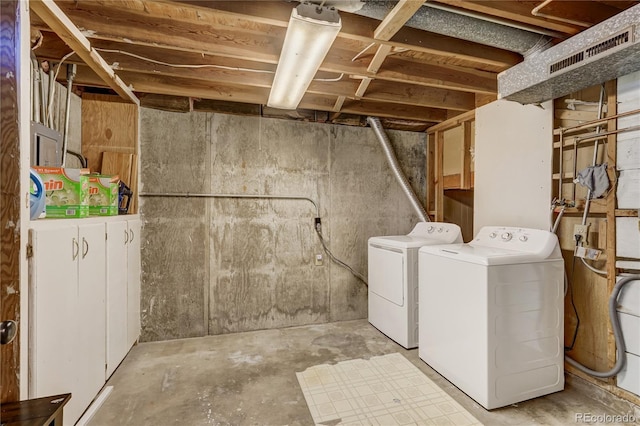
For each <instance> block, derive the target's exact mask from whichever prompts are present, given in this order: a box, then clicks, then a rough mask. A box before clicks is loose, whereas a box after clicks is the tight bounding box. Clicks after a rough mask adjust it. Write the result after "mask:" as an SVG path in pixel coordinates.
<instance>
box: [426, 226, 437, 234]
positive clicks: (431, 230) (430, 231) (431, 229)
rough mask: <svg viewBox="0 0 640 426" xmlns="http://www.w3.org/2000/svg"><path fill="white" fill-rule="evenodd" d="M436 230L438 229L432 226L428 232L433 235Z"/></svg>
mask: <svg viewBox="0 0 640 426" xmlns="http://www.w3.org/2000/svg"><path fill="white" fill-rule="evenodd" d="M435 229H436V228H435V227H433V226H430V227H428V228H427V232H428V233H430V234H431V233H432V232H433V231H435Z"/></svg>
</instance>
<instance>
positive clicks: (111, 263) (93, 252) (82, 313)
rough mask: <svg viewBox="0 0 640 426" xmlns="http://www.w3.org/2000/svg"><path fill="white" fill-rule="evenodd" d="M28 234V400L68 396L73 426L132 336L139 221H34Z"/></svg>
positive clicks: (136, 320)
mask: <svg viewBox="0 0 640 426" xmlns="http://www.w3.org/2000/svg"><path fill="white" fill-rule="evenodd" d="M29 236H30V245H31V248H32V255H31V258H30V263H29V363H28V365H29V392H28V393H29V398H37V397H42V396H48V395H55V394H58V393H67V392H71V394H72V397H71V400H70V401H69V403H68V404H67V405H66V406H65V416H64V423H65V425H66V424H74V423H75V422H76V421H77V420H78V419H79V418H80V416H81V415H82V413H83V412H84V411H85V409H86V408H87V407H88V406H89V405H90V404H91V402H92V401H93V399H94V398H95V397H96V396H97V394H98V392H99V391H100V389H101V388H102V386H103V385H104V383H105V381H106V379H107V378H108V377H109V376H110V375H111V373H113V370H115V368H116V367H117V366H118V364H120V362H121V361H122V359H123V358H124V357H125V356H126V354H127V352H128V351H129V349H130V348H131V346H132V345H133V344H134V343H135V341H136V340H137V339H138V336H139V334H140V244H139V237H140V220H139V219H137V218H136V219H127V218H125V217H113V218H87V219H59V220H42V221H34V222H32V224H31V229H30V233H29ZM105 367H106V368H105Z"/></svg>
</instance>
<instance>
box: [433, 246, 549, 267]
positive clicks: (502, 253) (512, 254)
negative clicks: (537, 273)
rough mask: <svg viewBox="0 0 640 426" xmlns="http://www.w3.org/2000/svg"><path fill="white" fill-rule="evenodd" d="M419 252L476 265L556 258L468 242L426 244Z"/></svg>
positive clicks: (510, 263)
mask: <svg viewBox="0 0 640 426" xmlns="http://www.w3.org/2000/svg"><path fill="white" fill-rule="evenodd" d="M420 253H427V254H431V255H435V256H441V257H447V258H450V259H455V260H458V261H460V262H467V263H475V264H478V265H514V264H519V263H533V262H545V261H553V260H557V259H556V258H555V257H554V258H544V257H541V256H540V255H539V254H537V253H529V252H523V251H516V250H509V249H503V248H495V247H484V246H475V247H474V246H472V245H469V244H447V245H439V246H427V247H422V248H421V249H420Z"/></svg>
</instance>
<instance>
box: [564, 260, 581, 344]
mask: <svg viewBox="0 0 640 426" xmlns="http://www.w3.org/2000/svg"><path fill="white" fill-rule="evenodd" d="M575 271H576V256H573V263H572V264H571V280H568V279H567V289H568V290H569V291H570V292H571V306H573V312H575V314H576V328H575V329H574V331H573V338H572V339H571V345H569V346H565V347H564V350H565V351H567V352H569V351H571V350H573V347H574V345H575V344H576V339H577V337H578V329H579V328H580V317H579V316H578V309H576V304H575V302H574V300H573V287H572V286H571V281H573V278H574V274H575Z"/></svg>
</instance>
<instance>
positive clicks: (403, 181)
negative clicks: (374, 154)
mask: <svg viewBox="0 0 640 426" xmlns="http://www.w3.org/2000/svg"><path fill="white" fill-rule="evenodd" d="M367 122H368V123H369V125H370V126H371V128H372V129H373V131H374V132H375V134H376V136H377V137H378V140H379V141H380V145H382V149H383V150H384V155H385V157H387V161H388V162H389V166H390V167H391V171H392V172H393V174H394V176H395V177H396V179H397V180H398V183H399V184H400V187H401V188H402V191H403V192H404V193H405V195H406V196H407V198H408V199H409V202H410V203H411V206H412V207H413V209H414V210H415V211H416V213H417V214H418V216H419V217H420V220H422V221H423V222H430V221H431V219H429V215H428V214H427V212H426V211H425V209H424V207H423V206H422V204H420V201H419V200H418V197H417V196H416V194H415V192H413V189H411V185H409V181H408V180H407V178H406V177H405V176H404V173H402V170H401V169H400V164H399V163H398V159H397V158H396V154H395V153H394V152H393V147H392V146H391V141H389V138H388V137H387V134H386V133H385V131H384V129H383V128H382V124H380V120H378V119H377V118H375V117H367Z"/></svg>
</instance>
